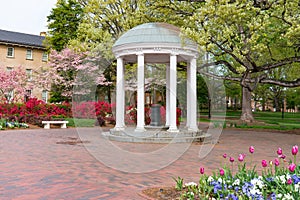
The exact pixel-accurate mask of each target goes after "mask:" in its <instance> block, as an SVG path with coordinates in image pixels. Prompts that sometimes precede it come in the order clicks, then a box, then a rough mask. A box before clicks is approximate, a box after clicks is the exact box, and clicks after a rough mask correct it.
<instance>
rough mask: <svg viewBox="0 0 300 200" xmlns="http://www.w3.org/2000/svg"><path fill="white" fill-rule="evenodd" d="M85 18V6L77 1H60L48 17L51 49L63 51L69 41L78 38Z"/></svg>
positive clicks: (48, 38)
mask: <svg viewBox="0 0 300 200" xmlns="http://www.w3.org/2000/svg"><path fill="white" fill-rule="evenodd" d="M82 17H83V5H82V4H80V3H79V2H78V1H77V0H58V1H57V3H56V7H55V8H53V9H52V11H51V14H50V15H49V16H48V17H47V19H48V20H47V21H48V29H49V34H50V36H48V37H47V43H48V44H49V45H50V48H51V49H54V50H57V51H61V50H62V49H63V48H65V47H66V45H67V44H68V42H69V40H71V39H73V38H76V36H77V28H78V26H79V24H80V22H81V20H82Z"/></svg>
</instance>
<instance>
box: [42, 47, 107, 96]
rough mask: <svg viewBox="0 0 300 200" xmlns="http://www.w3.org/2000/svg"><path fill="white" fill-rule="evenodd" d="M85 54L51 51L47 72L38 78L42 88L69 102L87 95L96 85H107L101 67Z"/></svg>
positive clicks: (95, 59) (68, 50)
mask: <svg viewBox="0 0 300 200" xmlns="http://www.w3.org/2000/svg"><path fill="white" fill-rule="evenodd" d="M98 60H99V57H97V58H93V57H91V56H89V55H88V52H85V53H76V52H74V51H73V50H71V49H68V48H66V49H63V50H62V51H61V52H57V51H51V53H50V59H49V70H47V72H46V73H43V74H42V75H41V77H40V81H41V84H42V85H43V86H44V88H47V89H48V90H50V88H51V91H52V95H53V96H56V97H57V98H58V99H59V96H62V97H64V100H68V101H70V100H71V97H72V96H73V95H79V96H80V95H81V96H84V95H88V94H90V93H92V92H93V89H94V88H95V87H97V85H109V84H110V82H108V81H106V79H105V77H104V75H103V71H104V69H103V66H101V65H99V63H97V61H98Z"/></svg>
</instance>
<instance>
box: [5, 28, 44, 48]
mask: <svg viewBox="0 0 300 200" xmlns="http://www.w3.org/2000/svg"><path fill="white" fill-rule="evenodd" d="M44 39H45V37H44V36H39V35H31V34H26V33H19V32H12V31H6V30H1V29H0V43H6V44H11V45H21V46H30V47H36V48H45V46H44V45H43V40H44Z"/></svg>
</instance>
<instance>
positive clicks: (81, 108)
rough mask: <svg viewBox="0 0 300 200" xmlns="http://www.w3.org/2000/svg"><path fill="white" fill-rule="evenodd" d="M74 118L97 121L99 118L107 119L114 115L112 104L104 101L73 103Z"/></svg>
mask: <svg viewBox="0 0 300 200" xmlns="http://www.w3.org/2000/svg"><path fill="white" fill-rule="evenodd" d="M72 111H73V117H75V118H84V119H95V118H97V117H99V116H101V117H103V118H105V117H106V116H108V115H111V113H112V104H109V103H108V102H104V101H97V102H94V101H87V102H80V103H77V102H73V104H72Z"/></svg>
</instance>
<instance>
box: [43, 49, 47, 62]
mask: <svg viewBox="0 0 300 200" xmlns="http://www.w3.org/2000/svg"><path fill="white" fill-rule="evenodd" d="M42 61H44V62H47V61H48V53H47V52H46V51H44V52H43V55H42Z"/></svg>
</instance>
